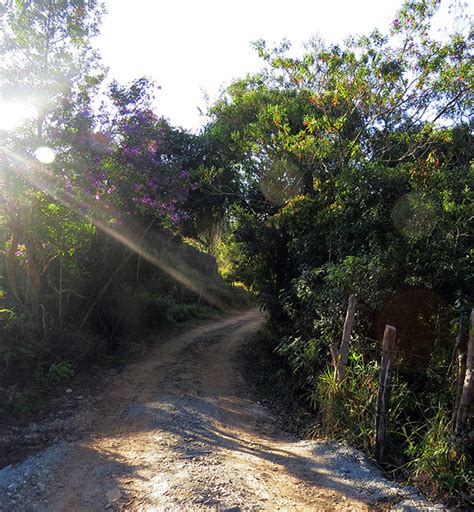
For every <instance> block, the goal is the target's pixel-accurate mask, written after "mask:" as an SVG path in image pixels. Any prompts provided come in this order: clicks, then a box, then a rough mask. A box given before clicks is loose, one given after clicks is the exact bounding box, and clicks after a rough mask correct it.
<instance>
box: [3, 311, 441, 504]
mask: <svg viewBox="0 0 474 512" xmlns="http://www.w3.org/2000/svg"><path fill="white" fill-rule="evenodd" d="M261 322H262V317H261V315H260V314H259V313H258V312H256V311H252V312H248V313H245V314H242V315H240V316H236V317H232V318H229V319H226V320H223V321H220V322H218V323H215V322H214V323H212V324H210V325H206V326H203V327H198V328H196V329H194V330H192V331H189V332H187V333H185V334H183V335H180V336H177V337H170V338H169V339H168V340H166V341H164V342H163V343H160V344H157V345H156V347H155V348H154V349H153V351H152V352H151V353H150V354H148V355H147V356H146V357H145V358H143V359H142V360H140V361H137V362H136V363H134V364H132V365H130V366H129V367H128V368H127V369H126V370H125V371H124V372H122V373H121V374H119V375H117V376H115V377H114V378H113V379H112V381H111V382H110V385H109V387H108V390H106V391H105V392H104V394H103V395H102V397H101V399H100V401H99V402H98V403H97V405H96V407H95V409H96V410H94V411H89V412H90V414H89V415H88V416H87V419H86V420H84V421H87V424H85V425H82V427H83V428H82V431H83V434H82V437H81V438H80V439H79V440H74V441H69V442H67V441H64V440H58V442H57V443H55V444H54V445H52V446H51V447H50V448H48V449H47V450H45V451H43V452H41V453H39V454H37V455H35V456H33V457H30V458H29V459H27V460H26V461H25V462H23V463H22V464H20V465H17V466H10V467H7V468H5V469H3V470H2V471H0V510H9V511H10V510H16V511H22V510H25V511H26V510H28V511H29V510H37V511H54V512H56V511H71V510H74V511H96V510H97V511H99V510H104V509H108V510H130V511H151V510H154V511H156V510H163V511H165V510H166V511H183V510H193V511H194V510H196V511H200V510H227V511H229V512H230V511H234V512H237V511H239V510H241V511H244V510H245V511H247V510H248V511H256V510H269V511H270V510H271V511H276V510H285V511H298V510H308V511H334V510H348V511H349V510H350V511H357V510H399V511H402V510H404V511H408V510H439V509H441V507H436V506H434V505H430V504H428V503H427V502H426V501H424V500H423V499H422V498H421V497H420V496H419V495H418V494H417V493H416V490H414V489H412V488H401V487H399V486H397V485H396V484H394V483H392V482H389V481H387V480H385V479H384V478H383V477H382V476H381V475H380V473H378V472H377V470H375V469H374V468H373V467H372V466H371V465H370V464H369V463H368V462H367V461H366V460H365V458H364V457H363V456H362V455H360V454H359V453H358V452H357V451H355V450H353V449H350V448H348V447H346V446H344V445H341V444H338V443H319V442H316V441H302V440H299V439H297V438H295V437H293V436H291V435H289V434H286V433H284V432H281V430H280V428H279V427H278V424H277V422H275V420H274V418H272V416H271V414H270V413H269V412H268V411H267V410H266V409H265V408H264V407H263V406H262V405H260V404H259V403H258V402H256V401H255V399H253V398H252V396H251V393H250V391H249V389H248V387H247V386H246V383H245V381H244V379H243V377H242V374H241V371H240V367H239V358H238V353H239V349H240V347H241V345H242V343H244V342H245V341H246V340H248V339H249V337H251V336H252V335H253V334H254V333H255V332H256V331H257V330H258V329H259V327H260V325H261ZM80 421H81V420H79V423H80ZM80 426H81V425H79V427H80Z"/></svg>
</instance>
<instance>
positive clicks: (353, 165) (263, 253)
mask: <svg viewBox="0 0 474 512" xmlns="http://www.w3.org/2000/svg"><path fill="white" fill-rule="evenodd" d="M438 7H439V2H437V1H435V0H409V1H407V2H405V3H404V4H403V6H402V7H401V9H400V11H399V12H398V14H397V16H396V18H395V19H394V20H393V22H392V24H391V26H390V27H388V29H387V32H385V33H381V32H378V31H375V32H373V33H371V34H367V35H364V36H360V37H353V38H350V39H348V40H347V41H344V42H341V43H340V44H338V45H328V44H326V43H325V42H324V41H322V40H320V39H318V38H316V37H315V38H314V39H313V40H312V41H310V42H309V43H308V44H307V47H306V50H305V52H304V53H303V54H301V55H295V52H294V51H293V50H292V48H291V45H290V43H288V42H283V43H282V44H281V45H280V46H278V47H276V48H271V47H269V46H268V45H267V44H266V43H265V42H264V41H258V42H256V43H255V49H256V51H257V52H258V53H259V55H260V57H261V59H262V70H261V72H260V73H257V74H255V75H249V76H247V77H245V78H242V79H239V80H236V81H235V82H234V83H233V84H232V85H231V86H230V87H229V88H228V89H227V90H226V91H225V92H224V93H223V95H222V97H221V98H220V99H219V101H217V102H216V103H215V104H214V105H213V106H212V107H211V108H210V111H209V112H208V114H209V117H210V121H209V123H208V124H207V125H206V126H205V127H204V128H203V130H202V131H201V133H199V134H198V135H193V134H190V133H188V132H187V131H185V130H183V129H180V128H176V127H173V126H171V124H170V123H169V122H168V121H167V120H166V119H163V118H162V117H160V116H159V114H157V113H156V112H155V111H154V108H153V105H154V102H153V91H154V90H155V87H156V86H155V84H153V83H152V82H150V81H149V80H146V79H143V78H138V79H137V80H135V81H134V82H132V83H131V84H125V85H124V84H119V83H117V82H111V83H110V84H109V86H107V87H106V86H105V69H104V67H103V64H102V63H101V61H100V58H99V56H98V54H97V52H96V51H95V50H93V48H92V46H91V41H92V38H93V37H94V35H95V34H96V33H97V31H98V30H99V26H100V19H101V16H102V13H103V6H102V4H101V3H100V2H98V1H88V2H82V1H75V2H69V1H54V2H50V1H48V2H46V1H44V2H43V1H40V0H38V1H34V2H3V3H2V4H1V11H0V26H1V29H2V30H1V34H2V35H1V36H0V52H1V54H2V57H3V58H2V60H1V63H0V87H1V99H2V101H3V102H4V103H5V105H10V106H12V105H13V107H12V109H13V111H15V112H16V114H17V116H18V114H19V113H21V112H23V114H24V115H23V117H21V116H20V117H19V118H14V116H12V118H11V119H4V121H3V123H4V124H2V126H1V131H0V245H1V247H2V249H3V254H4V257H3V258H2V259H1V262H0V288H1V293H0V361H1V368H0V387H1V392H2V406H5V404H6V403H7V404H8V403H9V404H10V405H11V402H12V400H13V401H14V400H16V399H17V398H15V397H17V396H18V393H21V392H22V390H23V389H27V388H28V386H29V385H31V383H32V382H43V381H44V380H45V379H46V380H49V381H51V380H52V381H54V380H55V379H56V380H58V379H59V380H61V379H67V378H68V376H70V375H72V374H73V373H74V372H75V371H77V370H78V369H80V368H81V367H84V366H87V365H88V364H89V362H90V361H93V360H95V359H96V358H97V357H98V354H99V353H104V351H105V352H107V351H109V352H110V351H113V350H115V349H116V347H117V345H118V344H119V340H120V339H121V337H123V336H125V335H127V334H130V333H132V334H133V335H137V336H138V335H139V334H140V333H141V332H143V331H144V330H146V329H152V328H157V327H161V326H163V325H166V324H170V323H171V324H173V323H179V322H183V321H186V320H189V319H190V318H200V317H201V316H203V315H205V314H206V313H205V312H206V311H209V310H214V311H215V310H219V311H228V310H232V309H234V308H242V307H246V306H248V305H249V294H251V295H252V296H255V297H257V298H258V300H259V302H260V304H261V306H262V307H263V308H264V309H265V310H266V311H267V313H268V332H267V333H266V335H265V340H266V341H265V344H266V345H268V344H270V345H271V348H272V350H274V351H275V353H276V354H277V355H278V359H277V360H278V361H279V363H281V365H282V372H284V374H285V379H289V381H290V382H291V384H290V386H291V387H292V389H293V392H294V393H296V394H297V395H298V396H299V397H301V399H302V400H304V401H305V403H306V404H307V406H308V407H309V408H310V409H311V410H312V411H313V412H314V413H315V416H314V417H315V420H314V422H313V427H312V431H313V432H314V433H317V434H324V435H327V436H332V437H340V438H345V439H347V440H349V441H350V442H351V443H352V444H354V445H355V446H357V447H359V448H361V449H363V450H364V451H365V452H366V453H368V454H371V455H372V454H373V453H374V436H375V424H376V417H375V416H376V399H377V392H378V388H379V379H380V358H381V349H382V345H381V343H382V338H383V335H384V329H385V326H386V325H391V326H393V327H394V328H395V329H396V333H397V337H396V349H395V354H394V357H395V359H394V373H393V381H392V392H391V398H390V402H389V411H388V414H387V418H388V425H387V446H386V447H385V457H384V460H383V465H384V467H385V469H386V470H388V471H392V472H393V473H394V474H395V475H396V476H401V477H403V478H406V479H410V480H411V481H412V482H415V483H416V484H418V485H421V486H423V487H424V488H425V489H426V490H427V491H429V492H432V493H435V494H439V495H443V496H449V497H451V498H452V499H453V502H456V501H457V502H459V503H461V502H463V503H468V502H469V500H470V499H472V481H473V480H472V479H473V473H472V467H473V466H472V458H473V443H474V439H473V437H472V415H471V414H472V411H471V410H470V407H471V403H472V386H473V383H472V364H473V361H472V359H473V355H472V352H471V353H469V352H468V347H472V325H471V323H470V314H471V308H472V289H473V282H472V277H473V275H472V274H473V273H472V239H471V234H472V170H473V168H472V158H473V148H474V145H473V140H472V139H473V137H472V119H471V118H470V117H469V116H470V115H471V113H472V97H473V96H472V92H473V91H472V84H473V76H472V32H471V31H470V30H471V26H470V22H471V20H469V19H468V18H467V16H466V15H463V14H462V10H461V9H460V8H461V7H462V6H460V5H458V4H457V3H456V5H455V7H456V12H457V13H458V18H457V26H456V29H455V30H454V29H453V30H452V31H451V33H450V34H449V35H443V36H442V37H437V34H436V33H435V32H434V30H433V29H432V26H431V24H432V19H433V16H434V15H435V14H436V11H437V9H438ZM99 102H102V105H101V107H100V108H97V105H98V103H99ZM15 105H16V110H15V107H14V106H15ZM19 105H21V109H23V110H21V109H20V107H19ZM25 108H26V110H28V109H29V110H28V111H26V110H25ZM32 111H34V112H35V115H34V116H31V115H30V114H31V112H32ZM31 117H33V119H31ZM7 121H11V123H7ZM8 124H11V125H12V126H7V125H8ZM14 125H16V126H14ZM219 271H220V272H219ZM348 303H351V304H352V306H353V313H354V315H353V317H354V323H353V326H351V328H349V329H347V330H346V331H347V332H346V334H348V336H347V337H346V338H347V340H348V341H349V345H348V348H347V347H346V348H347V361H346V359H345V357H344V350H339V348H338V347H339V344H340V340H341V337H342V335H343V330H344V323H345V321H344V318H345V316H346V314H347V315H348V316H350V315H349V313H346V310H347V307H348ZM470 336H471V341H470ZM471 350H472V349H471ZM257 353H261V350H260V349H259V350H257ZM469 379H470V380H469ZM466 383H467V384H466ZM463 385H464V388H465V390H467V391H463ZM469 393H471V394H470V395H469ZM305 421H306V420H305ZM469 496H471V498H469Z"/></svg>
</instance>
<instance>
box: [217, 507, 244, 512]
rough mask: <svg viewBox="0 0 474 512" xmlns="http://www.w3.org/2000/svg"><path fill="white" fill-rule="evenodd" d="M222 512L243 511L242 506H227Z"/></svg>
mask: <svg viewBox="0 0 474 512" xmlns="http://www.w3.org/2000/svg"><path fill="white" fill-rule="evenodd" d="M222 512H242V509H241V508H240V507H230V508H225V509H224V510H223V511H222Z"/></svg>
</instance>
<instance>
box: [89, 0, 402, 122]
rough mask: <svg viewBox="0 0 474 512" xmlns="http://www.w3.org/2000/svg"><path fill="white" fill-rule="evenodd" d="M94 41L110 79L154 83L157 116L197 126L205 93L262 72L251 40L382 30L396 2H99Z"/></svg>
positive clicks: (295, 39)
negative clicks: (102, 11)
mask: <svg viewBox="0 0 474 512" xmlns="http://www.w3.org/2000/svg"><path fill="white" fill-rule="evenodd" d="M105 4H106V7H107V10H108V14H107V15H106V16H105V18H104V22H103V27H102V33H101V35H100V37H99V38H98V40H97V45H98V47H99V49H100V51H101V54H102V57H103V61H104V63H105V64H106V65H107V66H109V68H110V74H109V77H111V78H116V79H117V80H119V81H120V82H128V81H130V80H133V79H134V78H139V77H142V76H148V77H150V78H152V79H154V80H155V81H156V82H157V83H158V84H159V85H160V86H161V88H162V89H161V91H159V93H158V96H157V97H158V111H159V114H162V115H164V116H166V117H168V118H169V119H170V120H171V122H172V123H173V124H175V125H179V126H182V127H184V128H188V129H196V128H198V127H199V126H200V125H201V124H202V123H203V120H204V119H203V118H202V117H201V116H200V114H199V110H198V107H200V108H201V109H203V110H205V107H206V102H205V99H204V94H203V91H206V92H207V93H208V94H209V96H210V98H211V100H213V99H215V98H216V96H217V94H218V92H219V90H220V88H221V87H222V86H223V85H226V84H228V83H229V82H230V81H231V80H232V79H233V78H237V77H241V76H244V75H245V74H246V73H248V72H252V71H256V70H258V69H259V68H260V67H261V63H260V61H259V59H258V58H257V56H256V54H255V51H254V50H253V49H252V48H251V47H250V43H251V42H252V41H255V40H257V39H265V40H267V41H268V42H269V43H272V42H279V41H281V40H282V39H283V38H287V39H289V40H290V41H291V42H292V43H293V44H294V45H295V46H297V45H298V44H301V42H304V41H307V40H308V39H309V38H310V37H311V36H313V35H315V34H320V35H321V36H323V38H324V39H325V40H327V41H329V42H336V41H340V40H342V39H343V38H344V37H346V36H348V35H351V34H356V33H366V32H368V31H370V30H372V29H373V28H375V27H378V28H380V29H381V30H382V31H385V30H386V29H387V28H388V26H389V24H390V23H391V21H392V20H393V19H394V17H395V12H396V10H397V9H398V8H399V6H400V5H401V4H402V0H331V1H328V0H292V1H291V0H284V1H282V0H236V1H232V2H229V1H226V0H220V1H219V0H166V1H162V0H134V1H133V2H131V1H130V0H105Z"/></svg>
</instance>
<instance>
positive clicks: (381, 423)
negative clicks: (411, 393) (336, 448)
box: [375, 325, 397, 462]
mask: <svg viewBox="0 0 474 512" xmlns="http://www.w3.org/2000/svg"><path fill="white" fill-rule="evenodd" d="M396 338H397V330H396V329H395V327H392V326H391V325H386V326H385V332H384V335H383V346H382V362H381V365H380V380H379V388H378V392H377V406H376V413H375V457H376V459H377V460H378V461H379V462H384V459H385V446H386V440H387V412H388V405H389V400H390V386H391V382H392V373H393V354H394V352H395V342H396Z"/></svg>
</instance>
